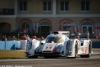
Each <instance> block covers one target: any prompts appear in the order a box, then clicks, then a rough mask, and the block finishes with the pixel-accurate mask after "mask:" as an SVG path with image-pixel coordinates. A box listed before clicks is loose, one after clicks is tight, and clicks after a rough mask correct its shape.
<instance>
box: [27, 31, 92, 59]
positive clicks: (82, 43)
mask: <svg viewBox="0 0 100 67" xmlns="http://www.w3.org/2000/svg"><path fill="white" fill-rule="evenodd" d="M27 42H28V44H27V46H26V48H27V50H26V56H27V57H38V56H43V57H45V58H46V57H55V56H56V57H67V58H68V57H74V58H76V57H77V56H80V57H88V58H89V57H90V56H91V49H92V41H91V40H90V39H87V38H85V39H83V38H82V39H81V38H80V39H78V38H74V39H70V38H69V37H68V36H67V35H65V34H63V33H61V31H60V33H59V32H54V33H51V34H49V35H48V36H47V37H46V39H45V40H42V41H39V40H36V39H35V40H32V44H31V45H30V44H29V41H27ZM28 46H30V47H28Z"/></svg>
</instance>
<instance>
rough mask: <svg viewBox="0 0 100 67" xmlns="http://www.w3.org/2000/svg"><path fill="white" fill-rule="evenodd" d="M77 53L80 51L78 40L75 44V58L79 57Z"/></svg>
mask: <svg viewBox="0 0 100 67" xmlns="http://www.w3.org/2000/svg"><path fill="white" fill-rule="evenodd" d="M77 53H78V46H77V42H76V45H75V57H74V58H76V57H77Z"/></svg>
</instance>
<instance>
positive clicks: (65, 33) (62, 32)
mask: <svg viewBox="0 0 100 67" xmlns="http://www.w3.org/2000/svg"><path fill="white" fill-rule="evenodd" d="M52 33H53V34H64V35H67V36H68V37H70V32H69V31H56V32H52Z"/></svg>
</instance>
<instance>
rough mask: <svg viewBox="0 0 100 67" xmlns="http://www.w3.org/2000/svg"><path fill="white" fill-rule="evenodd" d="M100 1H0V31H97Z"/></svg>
mask: <svg viewBox="0 0 100 67" xmlns="http://www.w3.org/2000/svg"><path fill="white" fill-rule="evenodd" d="M99 6H100V0H0V33H5V32H12V31H15V30H17V29H21V30H24V29H28V30H29V31H30V32H32V31H35V32H36V33H38V32H50V31H58V30H59V28H60V30H62V31H70V32H71V33H75V32H81V33H82V34H85V33H86V32H87V31H89V33H90V34H92V32H95V33H100V30H99V29H98V28H96V27H98V26H100V7H99Z"/></svg>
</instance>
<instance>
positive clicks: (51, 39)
mask: <svg viewBox="0 0 100 67" xmlns="http://www.w3.org/2000/svg"><path fill="white" fill-rule="evenodd" d="M60 42H64V38H62V37H58V36H57V37H48V38H47V39H46V43H60Z"/></svg>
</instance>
